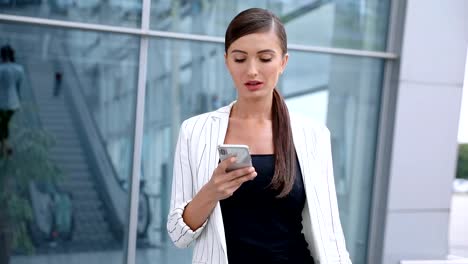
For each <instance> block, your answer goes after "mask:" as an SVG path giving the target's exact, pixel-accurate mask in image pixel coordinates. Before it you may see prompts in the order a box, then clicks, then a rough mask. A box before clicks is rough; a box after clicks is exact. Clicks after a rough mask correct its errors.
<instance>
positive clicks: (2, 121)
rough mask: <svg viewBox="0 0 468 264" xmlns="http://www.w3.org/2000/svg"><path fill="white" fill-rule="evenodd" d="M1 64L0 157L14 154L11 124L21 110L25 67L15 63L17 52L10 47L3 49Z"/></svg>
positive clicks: (6, 46)
mask: <svg viewBox="0 0 468 264" xmlns="http://www.w3.org/2000/svg"><path fill="white" fill-rule="evenodd" d="M0 53H1V60H2V61H1V63H0V151H1V152H0V155H2V156H6V155H10V154H11V153H12V151H13V150H12V148H11V146H9V145H8V137H9V134H10V133H9V124H10V121H11V118H12V117H13V114H14V113H15V112H16V111H18V109H20V106H21V105H20V96H21V93H20V92H21V85H22V83H23V81H24V69H23V66H21V65H19V64H18V63H16V62H15V51H14V50H13V48H11V47H10V46H9V45H5V46H3V47H2V48H1V51H0Z"/></svg>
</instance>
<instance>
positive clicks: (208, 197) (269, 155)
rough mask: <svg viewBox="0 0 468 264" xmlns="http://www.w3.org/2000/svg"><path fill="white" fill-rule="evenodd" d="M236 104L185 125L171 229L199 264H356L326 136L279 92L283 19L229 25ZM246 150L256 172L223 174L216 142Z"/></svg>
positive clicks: (259, 14)
mask: <svg viewBox="0 0 468 264" xmlns="http://www.w3.org/2000/svg"><path fill="white" fill-rule="evenodd" d="M225 62H226V66H227V68H228V70H229V72H230V74H231V76H232V79H233V81H234V84H235V87H236V89H237V93H238V98H237V101H235V102H233V103H231V104H230V105H229V106H225V107H222V108H220V109H218V110H216V111H214V112H210V113H206V114H202V115H199V116H195V117H192V118H190V119H188V120H186V121H184V122H183V124H182V126H181V129H180V134H179V140H178V143H177V147H176V152H175V159H174V178H173V183H172V199H171V204H170V212H169V218H168V223H167V228H168V232H169V235H170V237H171V239H172V240H173V242H174V243H175V245H176V246H178V247H187V246H189V245H190V244H192V242H194V243H195V248H194V253H193V263H213V264H214V263H216V264H219V263H228V262H229V263H230V264H235V263H243V264H246V263H294V264H302V263H322V264H323V263H347V264H348V263H351V261H350V259H349V254H348V252H347V250H346V247H345V241H344V237H343V232H342V229H341V224H340V220H339V216H338V207H337V201H336V193H335V185H334V180H333V171H332V161H331V151H330V137H329V136H330V135H329V131H328V130H327V128H325V127H324V126H322V125H318V124H314V123H313V122H311V121H309V120H307V119H303V118H298V117H295V116H291V118H290V117H289V114H288V110H287V107H286V104H285V102H284V100H283V99H282V97H281V96H280V94H279V93H278V91H277V89H276V84H277V82H278V78H279V76H280V75H281V74H282V72H283V71H284V69H285V67H286V64H287V62H288V54H287V44H286V33H285V30H284V27H283V25H282V24H281V22H280V20H279V19H278V18H277V17H276V16H275V15H274V14H272V13H271V12H269V11H267V10H263V9H258V8H254V9H248V10H245V11H243V12H241V13H240V14H238V15H237V16H236V17H235V18H234V19H233V20H232V21H231V23H230V24H229V27H228V28H227V31H226V38H225ZM223 143H224V144H245V145H248V146H249V149H250V152H251V154H252V163H253V167H248V168H242V169H237V170H234V171H231V172H226V168H227V167H228V166H229V165H230V164H231V163H233V162H234V160H235V158H231V159H227V160H224V161H222V162H219V155H218V153H217V149H216V147H217V145H219V144H223Z"/></svg>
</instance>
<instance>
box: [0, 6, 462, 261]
mask: <svg viewBox="0 0 468 264" xmlns="http://www.w3.org/2000/svg"><path fill="white" fill-rule="evenodd" d="M250 7H262V8H267V9H269V10H271V11H273V12H274V13H276V14H277V15H278V16H279V17H280V18H281V20H282V21H283V23H284V24H285V26H286V30H287V34H288V42H289V44H288V47H289V54H290V60H289V64H288V67H287V69H286V71H285V73H284V74H283V76H282V79H280V81H279V84H278V88H279V89H280V91H281V93H282V94H283V96H284V97H285V98H286V102H287V104H288V107H289V109H290V111H292V112H299V113H302V114H305V115H308V116H310V117H312V118H315V119H317V120H318V121H319V122H322V123H324V124H326V125H327V126H328V127H329V128H330V130H331V133H332V148H333V149H332V150H333V159H334V171H335V182H336V191H337V195H338V202H339V210H340V217H341V221H342V225H343V229H344V232H345V237H346V242H347V248H348V250H349V252H350V255H351V258H352V260H353V263H354V264H374V263H384V264H396V263H400V261H405V260H441V261H442V260H446V259H455V260H454V261H457V260H456V259H459V258H461V257H468V224H467V220H468V213H467V212H468V183H467V180H466V179H468V124H467V122H468V113H467V111H468V109H467V108H468V102H467V100H468V99H466V98H467V93H468V92H467V89H468V88H465V93H464V101H465V102H464V104H463V111H462V113H461V114H460V109H461V106H462V91H463V82H464V76H465V67H466V66H465V64H466V62H467V49H468V2H467V1H465V0H451V1H438V0H427V1H423V0H393V1H392V0H315V1H314V0H248V1H237V0H235V1H221V0H193V1H188V0H174V1H169V0H105V1H98V0H81V1H78V0H0V46H2V47H7V46H8V47H10V48H11V50H13V51H14V63H15V65H19V67H18V68H20V69H22V71H19V72H20V79H21V80H22V81H21V84H20V85H19V89H20V95H21V97H20V103H21V107H20V108H19V110H17V111H15V112H14V114H13V116H12V118H11V122H10V136H9V139H8V143H9V146H10V150H11V151H10V153H9V154H4V155H3V156H1V157H0V188H2V189H1V190H0V208H1V209H0V263H2V264H4V263H5V264H7V263H13V264H55V263H69V264H74V263H86V264H94V263H141V264H149V263H151V264H156V263H161V264H166V263H167V264H182V263H191V254H192V250H191V249H190V248H189V249H185V250H180V249H176V248H175V247H174V246H173V245H172V242H171V241H170V239H168V237H167V234H166V227H165V222H166V219H167V213H168V203H169V199H170V186H171V179H172V159H173V151H174V147H175V141H176V140H177V135H178V129H179V126H180V124H181V122H182V121H183V120H184V119H186V118H188V117H191V116H194V115H196V114H200V113H203V112H206V111H211V110H214V109H216V108H218V107H220V106H223V105H225V104H228V103H229V102H231V101H232V100H234V99H235V97H236V92H235V89H234V87H233V83H232V81H231V78H230V76H229V74H228V72H227V70H226V69H225V66H224V58H223V54H224V45H223V41H224V32H225V29H226V27H227V25H228V23H229V22H230V20H231V19H232V18H233V17H234V16H235V15H236V14H237V13H239V12H240V11H242V10H244V9H246V8H250ZM8 63H10V64H12V63H13V61H3V62H2V64H0V65H7V64H8ZM5 67H6V66H5ZM0 69H1V68H0ZM466 78H468V77H465V86H466V85H467V84H466V83H467V79H466ZM0 80H3V79H0ZM3 81H4V80H3ZM2 85H4V84H3V83H0V89H2ZM459 125H460V130H459ZM457 135H458V136H457ZM455 178H457V179H456V180H455ZM408 263H409V262H408ZM441 263H442V262H441ZM444 263H445V262H444ZM450 263H455V262H450ZM457 263H458V262H457Z"/></svg>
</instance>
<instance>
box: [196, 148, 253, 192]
mask: <svg viewBox="0 0 468 264" xmlns="http://www.w3.org/2000/svg"><path fill="white" fill-rule="evenodd" d="M235 161H236V158H235V157H231V158H227V159H225V160H223V161H222V162H221V163H219V165H218V167H216V169H215V170H214V172H213V175H212V176H211V179H210V181H209V182H208V183H207V184H205V186H203V188H202V190H200V191H205V192H207V193H209V194H210V195H209V197H212V198H213V199H214V200H216V201H219V200H223V199H226V198H228V197H230V196H232V195H233V194H234V192H235V191H236V190H237V189H239V187H240V186H241V185H242V184H243V183H244V182H246V181H250V180H253V179H254V178H255V177H256V176H257V172H256V171H255V168H254V167H245V168H241V169H236V170H233V171H230V172H226V169H227V168H228V167H229V166H230V165H232V164H233V163H234V162H235Z"/></svg>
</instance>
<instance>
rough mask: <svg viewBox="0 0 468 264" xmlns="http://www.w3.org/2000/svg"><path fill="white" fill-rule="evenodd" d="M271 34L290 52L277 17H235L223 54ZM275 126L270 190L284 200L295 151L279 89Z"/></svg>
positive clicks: (254, 12) (258, 12) (259, 13)
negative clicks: (243, 40) (240, 43)
mask: <svg viewBox="0 0 468 264" xmlns="http://www.w3.org/2000/svg"><path fill="white" fill-rule="evenodd" d="M270 30H274V32H275V33H276V36H277V37H278V39H279V44H280V47H281V50H282V52H283V56H284V55H285V54H286V53H287V49H288V47H287V37H286V31H285V29H284V26H283V24H282V23H281V21H280V19H279V18H278V17H277V16H276V15H275V14H273V13H272V12H270V11H268V10H265V9H261V8H250V9H247V10H244V11H242V12H241V13H239V14H238V15H237V16H236V17H234V19H233V20H232V21H231V23H230V24H229V26H228V28H227V30H226V35H225V42H224V50H225V52H226V53H227V51H228V49H229V46H231V44H232V43H233V42H234V41H236V40H237V39H239V38H241V37H243V36H245V35H248V34H253V33H263V32H268V31H270ZM272 123H273V145H274V148H275V153H276V159H275V174H274V176H273V179H272V180H271V183H270V186H271V187H272V188H273V189H275V190H278V191H280V192H279V194H278V195H277V197H284V196H286V195H287V194H288V193H289V192H291V190H292V188H293V186H294V180H295V178H296V151H295V149H294V142H293V138H292V130H291V122H290V119H289V112H288V108H287V106H286V103H285V102H284V99H283V97H282V96H281V95H280V94H279V92H278V90H277V89H276V87H275V89H273V105H272Z"/></svg>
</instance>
